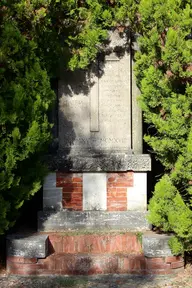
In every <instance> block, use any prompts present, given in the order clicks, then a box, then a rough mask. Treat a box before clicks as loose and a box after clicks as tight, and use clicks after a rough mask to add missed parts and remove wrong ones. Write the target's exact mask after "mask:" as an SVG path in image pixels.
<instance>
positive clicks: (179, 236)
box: [0, 0, 192, 254]
mask: <svg viewBox="0 0 192 288" xmlns="http://www.w3.org/2000/svg"><path fill="white" fill-rule="evenodd" d="M116 26H122V27H124V26H126V28H128V29H130V30H131V33H132V36H133V35H134V33H135V32H137V33H139V34H140V37H139V44H140V51H139V52H137V53H136V55H135V59H136V68H135V73H136V76H137V81H138V85H139V87H140V90H141V96H140V103H141V107H142V109H143V112H144V119H145V121H146V123H148V125H149V129H148V131H149V133H148V135H146V136H145V141H146V142H147V143H148V144H149V145H150V146H151V148H152V151H153V153H155V155H156V157H157V159H158V160H160V161H161V163H162V164H163V165H164V167H165V175H164V176H163V177H162V178H161V179H160V181H159V182H158V183H157V185H156V187H155V191H154V196H153V198H152V199H151V201H150V204H149V209H150V215H149V220H150V221H151V223H153V224H154V225H155V226H156V227H158V228H159V229H161V230H163V231H172V232H174V233H175V235H176V237H175V238H173V239H172V240H171V245H172V249H173V251H174V253H175V254H178V253H181V252H183V251H186V250H190V249H191V248H192V246H191V243H192V211H191V205H192V186H191V184H192V176H191V175H192V125H191V119H192V85H191V84H192V40H191V37H190V34H191V29H192V3H191V0H165V1H163V3H162V1H160V0H140V1H137V0H119V1H118V0H108V1H106V0H100V1H99V0H79V1H77V0H65V1H62V0H27V1H25V0H7V1H6V0H2V1H1V2H0V233H4V231H5V230H6V229H8V227H10V226H11V225H13V224H14V222H15V219H16V217H17V214H18V210H19V208H20V207H21V206H22V205H23V203H24V201H25V200H26V199H29V198H30V197H31V195H33V194H34V193H35V192H36V191H38V190H39V188H40V186H41V181H42V179H43V176H44V175H45V173H46V169H45V167H44V166H43V165H42V163H41V157H42V155H43V154H44V153H45V151H46V149H47V146H48V144H49V141H50V139H51V135H50V128H51V124H50V123H49V122H48V118H47V112H48V110H49V109H50V108H51V105H52V103H53V101H54V93H53V91H52V89H51V86H50V79H51V78H53V77H58V76H59V71H60V63H62V66H63V67H65V68H66V69H71V70H74V69H79V68H85V67H87V66H88V65H89V63H90V62H91V61H94V59H95V57H96V56H97V53H98V52H99V51H101V50H102V49H103V48H104V46H105V40H106V39H107V30H108V29H113V27H116Z"/></svg>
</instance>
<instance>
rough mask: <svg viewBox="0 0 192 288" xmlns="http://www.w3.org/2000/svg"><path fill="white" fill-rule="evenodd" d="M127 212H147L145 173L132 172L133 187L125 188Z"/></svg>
mask: <svg viewBox="0 0 192 288" xmlns="http://www.w3.org/2000/svg"><path fill="white" fill-rule="evenodd" d="M127 210H136V211H143V210H144V211H145V210H147V172H134V175H133V187H129V188H127Z"/></svg>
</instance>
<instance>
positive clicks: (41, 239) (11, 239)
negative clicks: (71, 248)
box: [6, 234, 48, 258]
mask: <svg viewBox="0 0 192 288" xmlns="http://www.w3.org/2000/svg"><path fill="white" fill-rule="evenodd" d="M6 244H7V256H20V257H26V258H45V257H46V256H47V255H48V235H35V236H26V235H20V234H12V235H8V236H7V242H6Z"/></svg>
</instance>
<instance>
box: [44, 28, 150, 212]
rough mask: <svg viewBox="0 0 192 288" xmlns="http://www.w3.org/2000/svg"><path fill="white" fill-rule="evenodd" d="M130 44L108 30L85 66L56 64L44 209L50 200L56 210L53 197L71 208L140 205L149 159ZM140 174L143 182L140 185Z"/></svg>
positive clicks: (143, 202) (109, 208)
mask: <svg viewBox="0 0 192 288" xmlns="http://www.w3.org/2000/svg"><path fill="white" fill-rule="evenodd" d="M131 47H132V46H131V43H130V37H129V33H119V32H118V30H114V31H111V32H109V43H108V44H107V45H106V49H104V51H103V53H101V54H100V55H98V57H97V59H95V61H94V62H93V63H91V64H90V66H89V67H88V68H87V69H86V70H77V71H74V72H73V71H62V69H61V74H60V79H59V82H58V151H57V153H56V154H55V155H53V156H52V157H51V158H50V162H51V168H52V170H56V171H58V172H59V173H58V175H60V176H56V178H57V181H56V182H57V190H55V192H57V197H55V198H54V197H53V196H54V195H52V194H51V193H47V189H44V194H45V195H44V200H45V201H46V203H45V205H44V208H45V209H44V210H46V209H47V204H48V203H49V202H50V201H52V200H54V202H55V204H54V205H52V206H53V207H52V208H54V209H57V210H58V203H57V202H59V203H62V205H63V208H65V209H70V210H77V211H81V210H84V211H91V210H102V211H110V212H112V211H126V210H132V211H134V210H137V211H140V210H142V211H145V210H146V203H147V198H146V196H147V191H146V190H147V184H146V183H145V182H146V181H145V180H146V179H147V178H146V172H147V171H149V170H150V169H151V161H150V157H149V155H144V154H142V113H141V110H140V108H139V107H138V103H137V96H138V95H137V94H139V91H138V88H137V86H136V81H135V78H134V75H133V71H132V66H133V59H132V53H131ZM61 66H62V65H61ZM133 171H134V173H135V175H134V177H132V178H133V179H131V178H130V175H131V174H130V175H129V173H132V172H133ZM62 173H63V174H62ZM70 173H71V174H70ZM66 174H67V175H66ZM77 174H79V175H80V176H78V177H76V176H75V175H77ZM109 174H110V175H112V176H109ZM138 175H139V177H138ZM141 179H142V181H143V182H142V183H145V185H143V184H142V185H140V184H141V183H140V182H141ZM59 188H61V190H59ZM53 191H54V190H53ZM51 192H52V190H51ZM55 192H54V193H55ZM61 193H63V197H62V199H61ZM137 198H139V199H137ZM45 201H44V202H45ZM59 209H60V208H59Z"/></svg>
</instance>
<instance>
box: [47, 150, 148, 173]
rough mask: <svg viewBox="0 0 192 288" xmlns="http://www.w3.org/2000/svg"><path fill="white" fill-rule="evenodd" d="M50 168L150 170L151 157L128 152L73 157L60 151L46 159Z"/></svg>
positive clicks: (104, 170) (68, 169)
mask: <svg viewBox="0 0 192 288" xmlns="http://www.w3.org/2000/svg"><path fill="white" fill-rule="evenodd" d="M48 163H49V167H50V169H51V170H59V171H63V172H64V171H68V172H70V171H71V172H73V171H75V172H78V171H81V172H82V171H84V172H96V171H103V172H115V171H122V172H123V171H151V157H150V155H148V154H140V155H139V154H130V153H128V152H127V153H126V152H124V153H117V152H110V153H106V151H105V152H102V151H100V153H95V154H90V153H89V152H88V151H87V153H85V154H84V155H79V154H76V155H75V156H74V157H70V156H69V155H68V156H67V155H64V154H63V153H62V152H61V151H60V152H58V154H57V156H55V157H53V156H51V157H50V159H48Z"/></svg>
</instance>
